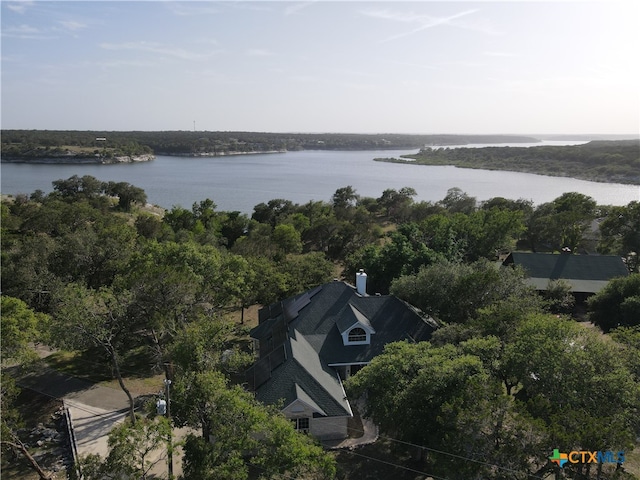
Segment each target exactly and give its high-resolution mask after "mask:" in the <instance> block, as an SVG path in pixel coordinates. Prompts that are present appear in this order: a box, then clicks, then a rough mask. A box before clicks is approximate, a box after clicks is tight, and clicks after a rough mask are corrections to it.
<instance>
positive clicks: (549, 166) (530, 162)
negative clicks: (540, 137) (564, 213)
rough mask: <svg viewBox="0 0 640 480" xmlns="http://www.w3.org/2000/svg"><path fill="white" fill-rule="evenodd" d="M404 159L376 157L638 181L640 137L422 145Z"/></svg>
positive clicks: (386, 159)
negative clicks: (549, 142)
mask: <svg viewBox="0 0 640 480" xmlns="http://www.w3.org/2000/svg"><path fill="white" fill-rule="evenodd" d="M406 157H407V158H411V159H412V160H404V159H392V158H381V159H378V160H381V161H388V162H397V163H406V162H408V163H412V164H415V163H418V164H421V165H455V166H458V167H465V168H481V169H485V170H511V171H516V172H529V173H538V174H542V175H553V176H563V177H572V178H581V179H585V180H592V181H600V182H614V183H632V184H640V140H617V141H603V140H600V141H593V142H589V143H586V144H583V145H567V146H538V147H529V148H522V147H484V148H437V147H425V148H423V149H421V150H420V153H418V154H416V155H407V156H406Z"/></svg>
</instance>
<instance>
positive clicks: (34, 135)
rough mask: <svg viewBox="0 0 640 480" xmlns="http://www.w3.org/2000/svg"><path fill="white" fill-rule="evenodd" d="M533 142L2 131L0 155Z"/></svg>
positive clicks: (502, 137) (337, 135)
mask: <svg viewBox="0 0 640 480" xmlns="http://www.w3.org/2000/svg"><path fill="white" fill-rule="evenodd" d="M96 139H101V140H96ZM536 141H537V140H536V139H535V138H531V137H525V136H510V135H403V134H370V135H367V134H341V133H321V134H304V133H261V132H207V131H193V132H191V131H162V132H142V131H133V132H113V131H73V130H61V131H56V130H2V156H3V157H15V158H19V157H42V156H47V155H49V156H52V155H61V154H63V153H66V152H67V150H66V149H65V147H69V146H75V147H82V148H83V149H85V151H86V152H93V150H94V149H95V150H98V151H100V149H103V148H108V149H109V150H108V152H112V151H113V150H115V152H118V153H121V152H128V153H129V154H142V153H151V152H153V153H155V154H156V155H204V154H206V155H224V154H232V153H249V152H269V151H295V150H378V149H399V148H407V149H413V148H416V149H417V148H421V147H423V146H424V145H464V144H467V143H503V142H536ZM98 153H99V152H98ZM112 154H116V153H112Z"/></svg>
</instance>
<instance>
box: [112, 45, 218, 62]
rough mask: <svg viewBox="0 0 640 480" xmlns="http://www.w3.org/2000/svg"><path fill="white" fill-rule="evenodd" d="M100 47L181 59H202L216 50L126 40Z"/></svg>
mask: <svg viewBox="0 0 640 480" xmlns="http://www.w3.org/2000/svg"><path fill="white" fill-rule="evenodd" d="M100 48H103V49H105V50H132V51H137V52H147V53H156V54H158V55H163V56H166V57H173V58H177V59H180V60H201V59H204V58H207V57H210V56H211V55H213V53H214V52H212V53H208V54H203V53H197V52H191V51H189V50H185V49H183V48H177V47H171V46H168V45H163V44H161V43H156V42H144V41H142V42H125V43H101V44H100Z"/></svg>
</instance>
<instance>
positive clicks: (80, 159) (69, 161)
mask: <svg viewBox="0 0 640 480" xmlns="http://www.w3.org/2000/svg"><path fill="white" fill-rule="evenodd" d="M155 158H156V156H155V155H119V156H116V157H96V156H93V157H87V156H75V155H73V156H71V155H68V156H67V155H65V156H60V157H4V156H3V157H2V159H1V160H0V161H1V162H2V163H31V164H46V165H51V164H60V165H80V164H83V165H115V164H119V163H140V162H150V161H152V160H155Z"/></svg>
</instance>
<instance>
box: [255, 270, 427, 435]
mask: <svg viewBox="0 0 640 480" xmlns="http://www.w3.org/2000/svg"><path fill="white" fill-rule="evenodd" d="M366 278H367V276H366V274H365V273H364V272H363V271H360V272H359V273H358V274H357V276H356V285H357V287H353V286H352V285H349V284H347V283H345V282H341V281H337V280H336V281H333V282H330V283H326V284H324V285H320V286H318V287H316V288H314V289H312V290H308V291H306V292H304V293H302V294H300V295H297V296H295V297H292V298H288V299H286V300H283V301H282V302H279V303H276V304H274V305H271V306H268V307H264V308H263V309H262V310H260V315H259V325H258V326H257V327H256V328H254V329H253V330H252V331H251V337H252V338H253V339H254V341H255V346H256V349H257V351H258V360H257V362H256V363H255V364H254V365H253V366H252V367H251V368H250V369H249V370H248V371H247V383H248V384H249V386H250V387H251V388H252V389H253V391H255V394H256V397H257V398H258V400H260V401H262V402H263V403H267V404H272V405H278V406H279V408H281V410H282V412H283V413H284V415H285V416H286V417H287V418H289V419H291V421H292V422H293V423H294V425H295V427H296V428H297V429H298V430H301V431H304V432H307V433H309V434H311V435H313V436H315V437H317V438H319V439H322V440H332V439H340V438H346V437H347V421H348V419H349V418H350V417H352V416H353V411H352V409H351V405H350V404H349V400H348V398H347V396H346V393H345V390H344V387H343V383H342V382H343V381H344V380H346V379H347V378H349V376H350V375H353V374H355V373H356V372H357V371H358V370H359V369H360V368H362V367H363V366H364V365H366V364H368V363H369V362H370V361H371V360H372V359H373V358H374V357H375V356H376V355H379V354H380V353H382V351H383V349H384V346H385V345H386V344H388V343H391V342H396V341H402V340H406V341H409V342H420V341H423V340H428V339H429V338H430V336H431V333H432V332H433V330H434V329H435V328H436V327H437V324H436V322H435V321H434V320H433V319H430V318H427V317H424V316H423V315H421V313H420V312H419V311H418V310H417V309H415V308H414V307H412V306H411V305H409V304H407V303H405V302H403V301H401V300H400V299H398V298H397V297H394V296H391V295H374V296H369V295H367V293H366Z"/></svg>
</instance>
